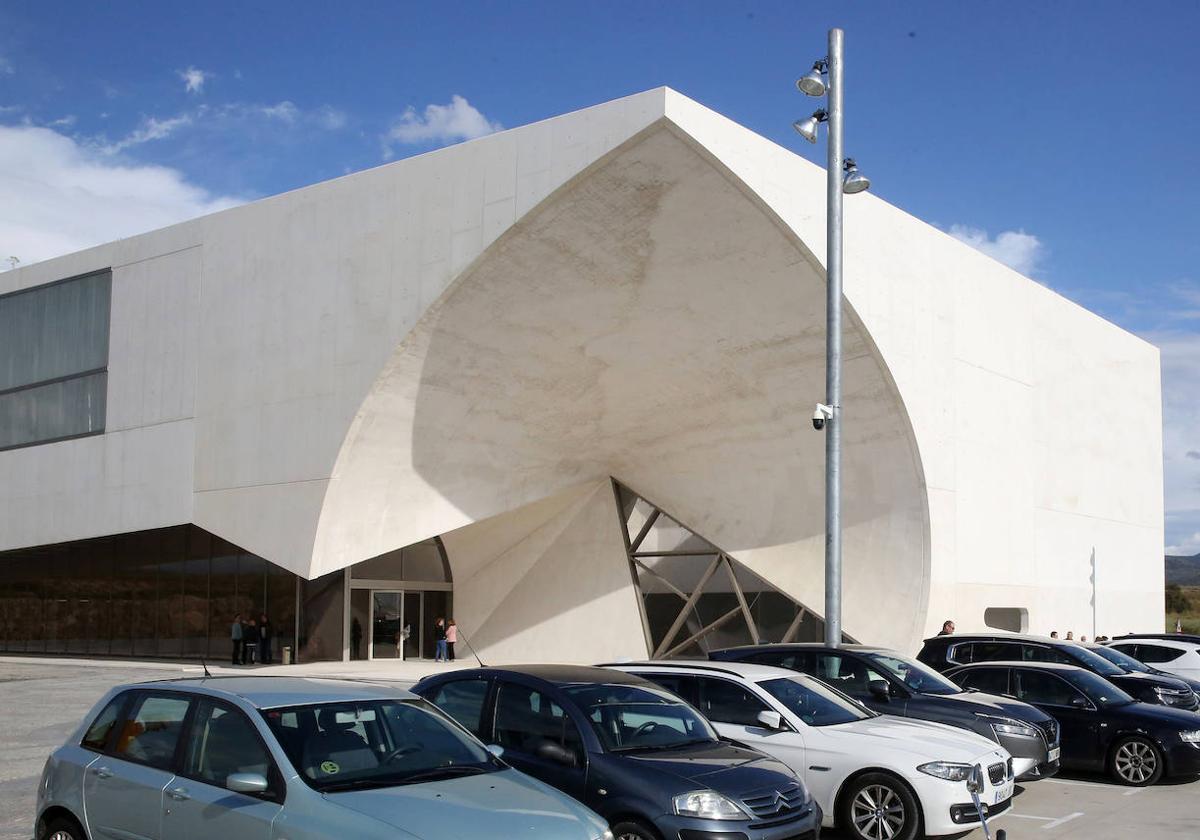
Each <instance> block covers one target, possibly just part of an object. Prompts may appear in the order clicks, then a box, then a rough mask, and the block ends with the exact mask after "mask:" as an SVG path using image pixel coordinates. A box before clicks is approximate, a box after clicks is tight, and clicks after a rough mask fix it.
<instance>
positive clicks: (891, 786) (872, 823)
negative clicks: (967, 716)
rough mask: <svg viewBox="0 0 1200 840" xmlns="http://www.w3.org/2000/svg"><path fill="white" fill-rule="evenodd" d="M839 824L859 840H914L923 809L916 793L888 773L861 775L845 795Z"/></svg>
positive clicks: (919, 830) (919, 825)
mask: <svg viewBox="0 0 1200 840" xmlns="http://www.w3.org/2000/svg"><path fill="white" fill-rule="evenodd" d="M839 810H840V813H839V814H838V825H839V826H840V827H841V828H842V829H843V830H845V831H846V832H848V833H849V834H850V836H851V837H853V838H855V840H913V838H915V837H917V836H919V834H920V832H921V809H920V806H919V805H918V804H917V798H916V797H915V796H913V794H912V791H910V790H909V789H908V787H907V786H906V785H905V784H904V783H903V782H901V781H900V780H899V779H897V778H896V777H895V776H890V775H888V774H886V773H867V774H866V775H863V776H859V777H858V778H857V779H855V780H854V781H853V782H851V784H850V787H849V788H847V790H846V792H845V793H844V794H843V796H842V800H841V808H840V809H839Z"/></svg>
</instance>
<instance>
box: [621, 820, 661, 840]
mask: <svg viewBox="0 0 1200 840" xmlns="http://www.w3.org/2000/svg"><path fill="white" fill-rule="evenodd" d="M612 833H613V840H658V832H657V831H655V830H654V829H653V828H650V827H649V826H647V825H645V824H644V823H640V822H638V821H637V820H622V821H621V822H619V823H616V824H615V825H614V826H613V827H612Z"/></svg>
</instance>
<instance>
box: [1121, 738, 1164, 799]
mask: <svg viewBox="0 0 1200 840" xmlns="http://www.w3.org/2000/svg"><path fill="white" fill-rule="evenodd" d="M1165 769H1166V767H1165V766H1164V761H1163V754H1162V750H1160V749H1159V748H1158V745H1156V744H1155V743H1154V742H1153V741H1150V740H1148V739H1146V738H1141V737H1139V736H1137V735H1131V736H1130V737H1128V738H1122V739H1121V740H1120V741H1118V742H1117V743H1116V745H1115V746H1114V747H1113V749H1112V754H1111V755H1110V756H1109V759H1108V772H1109V773H1111V774H1112V775H1113V776H1114V777H1115V778H1116V779H1117V781H1119V782H1121V783H1123V784H1127V785H1133V786H1134V787H1145V786H1146V785H1152V784H1154V783H1155V782H1157V781H1158V780H1159V779H1161V778H1162V775H1163V771H1164V770H1165Z"/></svg>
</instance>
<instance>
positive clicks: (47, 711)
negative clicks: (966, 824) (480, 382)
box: [0, 657, 1200, 840]
mask: <svg viewBox="0 0 1200 840" xmlns="http://www.w3.org/2000/svg"><path fill="white" fill-rule="evenodd" d="M397 664H398V665H404V666H405V667H404V668H400V667H392V668H375V669H373V670H371V671H370V672H369V674H368V673H367V672H366V671H364V670H363V669H362V668H360V670H359V671H355V672H353V674H354V676H359V677H363V676H368V675H369V676H370V677H372V678H375V679H389V680H397V681H401V682H409V681H411V680H412V679H414V678H416V677H417V676H420V674H419V673H416V670H417V669H418V666H419V667H423V668H426V669H427V670H430V671H432V670H434V669H435V668H437V667H438V666H435V665H433V664H432V663H397ZM343 667H344V666H343ZM194 670H195V669H194V667H192V666H187V670H186V671H184V670H182V669H181V667H180V666H178V665H176V666H171V665H162V664H160V665H149V664H147V665H138V664H135V663H113V662H92V663H85V662H70V661H55V660H43V661H41V662H32V661H29V660H14V659H6V658H3V657H0V697H3V701H2V702H0V733H2V734H0V747H2V748H3V753H2V754H3V756H4V760H3V761H2V762H0V840H29V837H30V828H31V820H32V816H33V806H34V800H35V788H36V787H37V780H38V776H39V775H40V774H41V772H42V765H43V763H44V762H45V760H46V756H47V755H49V753H50V752H51V751H52V750H53V749H54V748H55V747H57V746H59V745H60V744H61V743H62V742H63V741H64V740H66V737H67V735H69V734H70V733H71V731H72V730H73V729H74V728H75V727H76V725H78V723H79V721H80V719H81V718H82V717H83V715H84V713H85V712H87V710H88V709H90V708H91V706H92V705H93V704H94V703H95V702H96V700H97V699H99V697H100V695H102V694H103V693H104V692H105V691H106V690H108V689H109V688H110V687H111V686H114V685H118V684H120V683H126V682H134V681H137V680H145V679H164V678H170V677H174V676H182V675H185V674H187V675H194ZM230 670H232V669H221V671H223V672H226V673H228V672H229V671H230ZM253 670H255V671H261V672H262V673H284V672H288V673H292V674H294V675H301V674H305V673H307V671H308V669H307V668H306V667H305V666H299V667H298V668H294V669H282V668H280V669H275V668H263V669H253ZM336 671H337V668H336V666H334V667H331V668H328V669H321V670H320V673H321V674H322V675H323V676H335V675H337V674H336ZM242 672H243V673H245V671H242ZM410 672H411V673H410ZM1198 793H1200V781H1195V780H1192V779H1185V780H1174V781H1170V782H1167V783H1161V784H1159V785H1156V786H1155V787H1152V788H1127V787H1122V786H1120V785H1115V784H1112V783H1110V782H1108V781H1107V780H1106V779H1104V778H1103V777H1095V776H1078V775H1063V776H1061V777H1058V778H1054V779H1046V780H1043V781H1040V782H1034V783H1032V784H1028V785H1024V786H1018V788H1017V795H1016V797H1015V798H1014V801H1013V807H1012V808H1011V809H1010V810H1009V811H1008V812H1007V813H1005V814H1002V815H1000V816H999V817H996V818H995V819H994V820H992V826H993V829H995V828H1003V829H1004V830H1005V831H1006V832H1008V837H1009V840H1185V838H1187V840H1191V839H1192V838H1200V806H1198V805H1197V804H1196V803H1197V794H1198ZM821 837H822V840H824V839H825V838H828V840H845V835H844V834H841V833H839V832H833V831H829V832H822V834H821ZM959 838H960V840H982V838H983V831H982V830H980V829H976V830H974V831H972V832H970V833H969V834H966V835H959Z"/></svg>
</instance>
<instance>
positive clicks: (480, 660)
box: [462, 633, 487, 668]
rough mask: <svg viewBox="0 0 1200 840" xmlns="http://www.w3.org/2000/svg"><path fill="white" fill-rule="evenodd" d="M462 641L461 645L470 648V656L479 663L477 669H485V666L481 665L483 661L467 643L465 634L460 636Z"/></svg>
mask: <svg viewBox="0 0 1200 840" xmlns="http://www.w3.org/2000/svg"><path fill="white" fill-rule="evenodd" d="M462 640H463V643H464V644H465V645H466V646H467V647H468V648H470V650H471V655H472V656H474V657H475V661H476V662H478V663H479V667H480V668H486V667H487V666H486V665H484V664H483V660H482V659H480V658H479V654H478V653H476V652H475V648H473V647H471V643H470V642H468V641H467V634H466V633H463V634H462Z"/></svg>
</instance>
